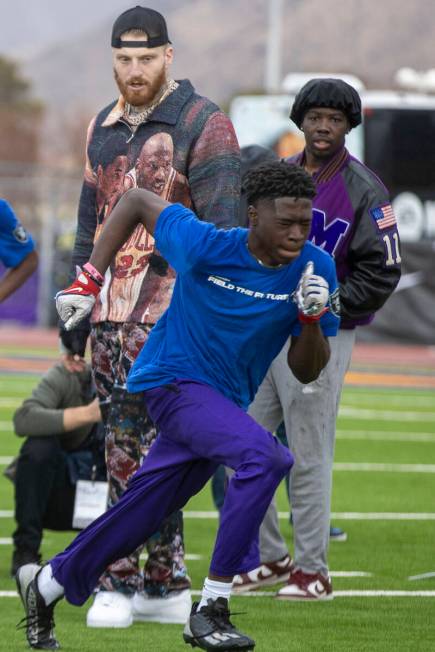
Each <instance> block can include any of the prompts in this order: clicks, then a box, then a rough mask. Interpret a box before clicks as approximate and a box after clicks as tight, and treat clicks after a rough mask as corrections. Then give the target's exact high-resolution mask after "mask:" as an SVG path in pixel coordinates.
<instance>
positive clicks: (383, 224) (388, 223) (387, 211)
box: [370, 204, 396, 231]
mask: <svg viewBox="0 0 435 652" xmlns="http://www.w3.org/2000/svg"><path fill="white" fill-rule="evenodd" d="M370 214H371V216H372V217H373V219H374V220H375V222H376V226H377V227H378V229H379V231H383V230H384V229H391V227H392V226H396V217H395V215H394V212H393V207H392V206H391V204H383V205H382V206H377V207H376V208H371V209H370Z"/></svg>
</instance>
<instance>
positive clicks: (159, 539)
mask: <svg viewBox="0 0 435 652" xmlns="http://www.w3.org/2000/svg"><path fill="white" fill-rule="evenodd" d="M111 45H112V53H113V70H114V76H115V80H116V83H117V85H118V88H119V91H120V97H119V99H118V100H117V101H114V102H112V103H111V104H110V105H109V106H107V107H105V108H104V109H103V110H102V111H100V112H99V113H98V115H97V116H96V117H94V118H93V120H92V121H91V123H90V125H89V129H88V134H87V145H86V168H85V176H84V183H83V188H82V193H81V197H80V204H79V212H78V227H77V235H76V241H75V246H74V252H73V261H72V262H73V269H74V270H75V269H76V266H79V267H80V266H82V265H83V264H84V263H85V262H86V261H87V260H88V259H89V256H90V254H91V252H92V248H93V245H94V241H95V240H96V238H98V237H99V235H100V233H101V231H102V230H104V224H105V222H106V221H107V219H108V217H109V215H110V213H111V211H112V210H113V208H114V206H115V205H116V203H117V201H118V200H119V198H120V197H121V196H122V194H123V192H125V191H126V190H128V189H129V188H131V187H132V179H133V180H134V185H136V186H137V187H148V186H150V185H152V183H153V177H154V176H155V175H156V174H157V172H158V174H159V175H160V176H159V180H160V183H159V188H158V189H157V190H155V192H157V193H158V194H159V195H160V196H161V197H162V198H163V199H165V200H168V201H178V202H182V203H183V204H184V205H185V206H187V207H189V208H190V207H192V209H193V210H194V211H195V213H196V215H197V216H198V217H199V218H200V219H201V220H204V221H211V222H214V223H215V224H216V225H217V226H218V227H221V228H222V227H223V228H227V227H231V226H234V225H235V224H236V223H237V218H238V204H239V193H240V188H239V184H240V179H239V177H240V172H239V166H240V154H239V147H238V143H237V139H236V136H235V133H234V130H233V127H232V124H231V122H230V121H229V119H228V118H227V116H225V115H224V114H223V113H222V112H221V111H220V110H219V108H218V107H217V106H216V105H215V104H213V103H212V102H211V101H210V100H208V99H207V98H205V97H201V96H199V95H197V94H196V93H195V90H194V89H193V87H192V85H191V83H190V82H189V81H188V80H182V81H174V80H173V79H172V78H171V76H170V73H169V70H170V65H171V63H172V59H173V48H172V45H171V41H170V40H169V36H168V31H167V26H166V22H165V19H164V17H163V16H162V15H161V14H159V13H158V12H157V11H154V10H153V9H149V8H145V7H140V6H136V7H134V8H132V9H129V10H128V11H125V12H124V13H123V14H121V15H120V16H119V17H118V18H117V20H116V21H115V23H114V25H113V31H112V41H111ZM163 140H164V142H165V143H166V144H167V147H166V149H165V152H168V153H170V158H171V160H170V161H168V160H166V158H167V157H165V159H164V160H163V159H162V152H161V142H162V141H163ZM119 141H121V144H122V148H121V149H122V152H123V157H124V158H125V159H126V164H125V165H124V164H123V165H122V166H121V167H120V166H118V167H117V169H118V170H119V171H120V172H121V173H122V174H123V176H124V179H119V178H117V181H116V184H117V193H116V195H113V193H112V194H111V196H110V197H104V196H103V195H104V192H105V188H106V186H108V185H110V184H108V183H105V179H104V171H105V170H107V169H109V168H110V166H109V165H108V163H110V160H108V159H110V156H109V153H108V152H107V149H108V147H109V148H110V147H112V146H113V162H115V159H117V156H118V154H119V151H120V146H119ZM144 143H147V148H148V149H147V152H148V159H149V165H148V166H146V165H144V161H141V164H140V165H139V159H140V158H141V156H142V157H143V155H144V154H143V152H144V151H145V149H144ZM153 144H154V146H155V151H148V150H149V149H150V148H151V149H152V145H153ZM102 152H104V156H105V166H104V169H103V166H102V162H101V160H100V156H101V153H102ZM124 158H123V160H124ZM155 166H157V172H156V171H154V167H155ZM138 169H140V170H142V171H143V170H145V171H146V170H147V169H149V175H150V176H151V177H152V178H148V179H147V178H144V174H143V173H141V174H135V173H134V172H135V170H138ZM165 175H166V176H167V177H168V178H167V179H166V178H163V177H164V176H165ZM161 177H162V178H161ZM119 188H121V192H119ZM113 199H115V201H113ZM101 204H104V206H105V207H106V209H105V211H104V213H101V211H99V210H98V206H100V205H101ZM174 278H175V273H174V271H173V270H172V269H171V268H170V267H169V266H168V264H167V263H166V261H165V260H164V259H163V258H162V257H161V256H160V254H159V252H158V251H157V250H155V247H154V239H153V237H152V236H151V235H150V234H148V233H147V231H146V230H145V229H144V227H143V226H142V225H139V226H138V227H137V229H136V230H135V231H134V233H133V234H132V236H131V237H130V238H129V239H128V241H127V242H126V243H125V244H124V245H123V247H122V248H121V250H120V252H118V254H117V256H116V257H115V258H114V260H113V261H112V264H111V266H110V268H109V269H108V271H107V272H106V275H105V278H104V279H102V281H104V283H103V289H102V292H101V294H100V299H99V300H98V302H97V304H96V305H95V309H94V311H93V313H92V315H91V319H90V324H87V325H85V327H83V325H80V326H79V328H77V329H75V330H74V331H70V332H67V331H66V330H65V329H61V340H62V343H63V346H64V348H65V350H66V352H67V353H68V354H69V355H70V356H78V357H81V356H83V355H84V350H85V346H86V341H87V338H88V335H89V331H90V334H91V347H92V367H93V373H94V377H95V382H96V386H97V391H98V396H99V399H100V406H101V411H102V415H103V421H104V424H105V427H106V455H107V468H108V479H109V486H110V503H111V504H113V503H115V502H117V501H118V499H119V498H120V496H121V494H122V493H123V492H124V490H125V489H126V486H127V482H128V480H129V478H130V477H131V475H132V474H133V473H134V472H135V471H136V470H137V469H138V468H139V465H140V462H141V460H142V459H143V458H144V457H145V456H146V455H147V453H148V450H149V448H150V446H151V445H152V443H153V442H154V440H155V437H156V431H155V428H154V426H153V424H152V423H151V421H150V420H149V419H148V417H147V416H146V414H145V413H144V411H143V402H142V400H141V398H140V396H139V395H138V394H134V395H132V394H130V393H128V392H127V390H126V378H127V375H128V372H129V371H130V368H131V366H132V364H133V362H134V360H135V358H136V356H137V354H138V353H139V351H140V350H141V348H142V345H143V344H144V343H145V342H146V340H147V338H148V335H149V333H150V331H151V328H152V327H153V325H154V324H155V322H156V321H157V319H158V317H160V315H161V314H162V313H163V312H164V311H165V309H166V308H167V306H168V304H169V300H170V295H171V293H172V285H173V281H174ZM120 280H122V282H119V281H120ZM147 548H148V560H147V562H146V564H145V569H144V576H143V577H142V576H141V573H140V571H139V565H138V564H139V561H138V560H139V552H138V551H137V552H136V553H135V554H133V555H131V556H130V557H129V558H127V559H121V560H119V561H118V562H116V563H114V564H112V565H111V566H110V567H109V568H108V569H107V571H106V572H105V574H104V575H103V576H102V577H101V579H100V584H99V587H98V591H97V593H96V597H95V600H94V604H93V606H92V607H91V609H90V610H89V612H88V616H87V624H88V626H91V627H128V626H129V625H131V624H132V622H133V620H153V621H160V622H185V621H186V618H187V616H188V614H189V612H190V591H189V589H190V581H189V578H188V576H187V573H186V568H185V565H184V546H183V530H182V514H181V512H177V513H176V514H173V515H172V516H171V517H169V518H168V519H166V520H165V522H164V523H163V525H162V527H161V529H160V531H159V532H157V533H156V534H155V535H154V536H153V537H151V539H149V540H148V541H147Z"/></svg>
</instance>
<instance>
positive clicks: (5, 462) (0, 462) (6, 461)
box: [0, 456, 14, 466]
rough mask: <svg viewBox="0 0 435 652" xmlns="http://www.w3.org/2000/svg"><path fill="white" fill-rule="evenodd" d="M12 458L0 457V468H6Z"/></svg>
mask: <svg viewBox="0 0 435 652" xmlns="http://www.w3.org/2000/svg"><path fill="white" fill-rule="evenodd" d="M13 459H14V458H13V457H10V456H4V457H0V466H7V465H8V464H10V463H11V462H12V460H13Z"/></svg>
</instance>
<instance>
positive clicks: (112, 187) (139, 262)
mask: <svg viewBox="0 0 435 652" xmlns="http://www.w3.org/2000/svg"><path fill="white" fill-rule="evenodd" d="M123 112H124V100H123V98H122V97H121V98H120V99H119V100H118V102H113V103H112V104H110V105H109V106H107V107H106V108H105V109H103V110H102V111H101V112H100V113H99V114H98V115H97V116H96V117H95V118H94V119H93V120H92V121H91V123H90V125H89V129H88V135H87V148H86V154H87V160H86V168H85V177H84V182H83V187H82V192H81V197H80V203H79V211H78V227H77V234H76V240H75V245H74V251H73V260H72V268H73V270H75V267H76V265H79V266H81V265H83V264H84V263H85V262H86V261H87V260H89V257H90V255H91V252H92V248H93V244H94V242H95V240H96V239H97V238H98V236H99V234H100V232H101V229H102V228H104V224H105V222H106V220H107V218H108V216H109V215H110V213H111V211H112V210H113V207H114V206H115V205H116V203H117V201H118V200H119V198H120V197H121V196H122V194H123V193H124V192H126V191H127V190H129V189H130V188H133V187H142V188H146V189H148V190H152V191H153V192H155V193H156V194H158V195H160V196H161V197H163V198H164V199H167V200H168V201H171V202H180V203H182V204H184V205H185V206H187V207H190V208H192V210H193V211H194V212H195V213H196V215H197V216H198V217H199V219H201V220H205V221H209V222H213V223H214V224H216V225H217V226H218V227H223V228H228V227H232V226H236V225H237V223H238V211H239V201H240V152H239V146H238V142H237V138H236V135H235V133H234V129H233V126H232V123H231V122H230V120H229V118H228V117H227V116H226V115H225V114H224V113H223V112H222V111H220V109H219V107H218V106H216V105H215V104H213V103H212V102H211V101H210V100H208V99H207V98H205V97H201V96H199V95H197V94H196V93H195V91H194V89H193V87H192V85H191V83H190V82H189V81H188V80H182V81H180V82H179V86H178V88H176V89H175V90H174V91H173V92H172V93H171V94H170V95H168V96H167V97H166V98H165V99H164V100H163V101H162V103H161V104H159V105H158V106H157V107H156V108H155V109H154V111H153V113H152V114H151V115H150V117H149V118H148V119H147V121H146V122H145V123H143V124H141V125H139V127H138V128H137V130H136V131H135V132H133V131H132V129H131V127H130V126H129V124H128V123H127V122H126V121H125V120H123V117H122V116H123ZM174 277H175V273H174V271H173V270H172V269H171V268H170V267H168V265H167V263H166V261H165V260H164V259H163V258H162V257H161V256H160V254H159V252H158V251H156V250H155V247H154V239H153V238H152V236H151V235H150V234H148V233H147V232H146V231H145V229H144V227H143V226H142V225H140V226H138V227H137V228H136V230H135V231H134V233H133V234H132V236H131V237H130V238H129V240H128V241H127V242H126V243H125V244H124V245H123V246H122V248H121V250H120V251H119V252H118V253H117V255H116V257H115V259H114V261H113V262H112V264H111V266H110V268H109V270H108V271H107V273H106V278H105V283H104V286H103V289H102V291H101V294H100V297H99V299H98V300H97V302H96V305H95V307H94V310H93V312H92V315H91V322H93V323H98V322H105V321H112V322H118V323H123V322H137V323H149V324H154V323H155V322H156V321H157V320H158V318H159V317H160V315H161V314H162V313H163V312H164V310H165V309H166V308H167V306H168V304H169V301H170V297H171V294H172V287H173V282H174ZM80 328H81V329H83V328H84V325H83V324H82V325H80Z"/></svg>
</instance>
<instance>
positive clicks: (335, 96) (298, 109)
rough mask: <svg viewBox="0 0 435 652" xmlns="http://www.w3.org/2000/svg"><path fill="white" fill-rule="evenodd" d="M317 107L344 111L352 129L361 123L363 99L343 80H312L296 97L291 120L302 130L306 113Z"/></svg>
mask: <svg viewBox="0 0 435 652" xmlns="http://www.w3.org/2000/svg"><path fill="white" fill-rule="evenodd" d="M316 106H321V107H326V108H331V109H339V110H340V111H343V113H345V115H346V116H347V119H348V120H349V124H350V126H351V127H356V126H357V125H359V124H360V123H361V98H360V96H359V95H358V93H357V92H356V90H355V89H354V88H353V86H351V85H350V84H347V83H346V82H345V81H343V80H342V79H323V78H321V79H310V81H309V82H307V83H306V84H305V86H302V88H301V90H300V91H299V93H298V94H297V95H296V97H295V101H294V102H293V106H292V110H291V113H290V119H291V120H293V122H294V123H295V124H296V125H297V126H298V127H299V128H300V126H301V124H302V121H303V119H304V115H305V114H306V112H307V111H308V110H309V109H312V108H313V107H316Z"/></svg>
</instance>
